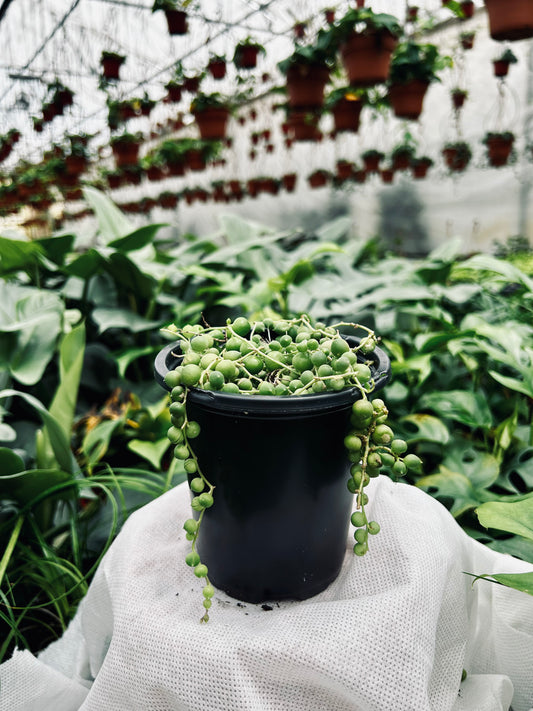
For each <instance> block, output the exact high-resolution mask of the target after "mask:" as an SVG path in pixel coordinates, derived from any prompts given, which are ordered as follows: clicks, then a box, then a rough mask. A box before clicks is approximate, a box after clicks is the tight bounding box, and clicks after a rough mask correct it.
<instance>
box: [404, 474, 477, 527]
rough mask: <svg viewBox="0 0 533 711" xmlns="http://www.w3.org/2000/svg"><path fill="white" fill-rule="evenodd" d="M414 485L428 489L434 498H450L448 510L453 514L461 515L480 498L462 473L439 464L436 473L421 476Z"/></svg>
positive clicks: (475, 504) (474, 505) (471, 507)
mask: <svg viewBox="0 0 533 711" xmlns="http://www.w3.org/2000/svg"><path fill="white" fill-rule="evenodd" d="M416 486H419V487H420V488H421V489H424V490H426V491H428V493H429V494H431V495H432V496H435V497H436V498H441V497H444V498H445V499H447V500H452V501H453V504H452V505H451V508H450V512H451V513H452V514H453V515H454V516H455V517H458V516H461V514H463V513H465V511H468V510H469V509H473V508H475V507H476V506H478V505H479V503H480V499H479V497H478V494H477V492H476V491H475V490H474V487H473V485H472V482H471V481H470V479H469V478H468V477H467V476H465V475H464V474H460V473H459V472H456V471H451V470H450V469H446V467H443V466H441V467H440V469H439V472H438V473H437V474H429V475H428V476H423V477H421V478H420V479H418V481H417V482H416Z"/></svg>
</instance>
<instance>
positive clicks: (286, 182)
mask: <svg viewBox="0 0 533 711" xmlns="http://www.w3.org/2000/svg"><path fill="white" fill-rule="evenodd" d="M281 182H282V183H283V187H284V188H285V190H286V191H287V192H288V193H292V192H294V188H295V187H296V173H286V174H285V175H283V176H282V178H281Z"/></svg>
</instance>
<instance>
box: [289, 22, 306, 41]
mask: <svg viewBox="0 0 533 711" xmlns="http://www.w3.org/2000/svg"><path fill="white" fill-rule="evenodd" d="M306 29H307V23H305V22H297V23H296V24H295V25H293V28H292V30H293V32H294V36H295V37H296V39H303V38H304V37H305V30H306Z"/></svg>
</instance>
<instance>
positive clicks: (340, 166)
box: [335, 160, 353, 182]
mask: <svg viewBox="0 0 533 711" xmlns="http://www.w3.org/2000/svg"><path fill="white" fill-rule="evenodd" d="M335 167H336V170H337V178H338V179H339V180H340V181H341V182H344V181H345V180H349V179H350V178H351V177H352V172H353V163H350V161H347V160H338V161H337V164H336V166H335Z"/></svg>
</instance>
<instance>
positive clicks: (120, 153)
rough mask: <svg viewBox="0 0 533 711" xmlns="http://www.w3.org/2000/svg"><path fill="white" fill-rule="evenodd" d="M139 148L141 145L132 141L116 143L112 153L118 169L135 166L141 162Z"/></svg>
mask: <svg viewBox="0 0 533 711" xmlns="http://www.w3.org/2000/svg"><path fill="white" fill-rule="evenodd" d="M139 148H140V144H139V143H133V142H131V141H127V142H124V143H114V144H113V146H112V151H113V156H114V158H115V165H116V166H117V168H121V167H122V166H125V165H135V164H136V163H137V162H138V160H139Z"/></svg>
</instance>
